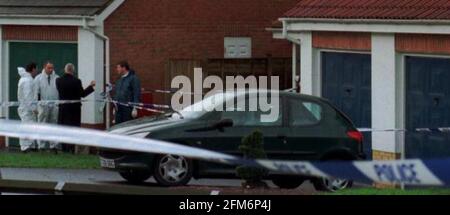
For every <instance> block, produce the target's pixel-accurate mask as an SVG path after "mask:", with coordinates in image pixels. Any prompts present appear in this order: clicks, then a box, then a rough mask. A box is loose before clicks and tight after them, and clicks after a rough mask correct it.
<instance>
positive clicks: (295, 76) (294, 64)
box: [282, 20, 302, 93]
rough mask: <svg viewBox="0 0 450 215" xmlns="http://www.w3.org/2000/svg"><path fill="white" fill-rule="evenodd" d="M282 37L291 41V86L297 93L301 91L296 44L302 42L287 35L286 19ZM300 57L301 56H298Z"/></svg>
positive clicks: (299, 45)
mask: <svg viewBox="0 0 450 215" xmlns="http://www.w3.org/2000/svg"><path fill="white" fill-rule="evenodd" d="M282 22H283V32H282V34H283V38H284V39H286V40H288V41H290V42H291V43H292V88H294V89H295V90H296V92H297V93H301V88H300V87H301V86H300V82H301V78H300V77H301V76H300V75H299V74H297V46H298V47H301V45H302V43H301V40H300V39H295V38H292V37H291V36H289V34H288V29H287V21H286V20H283V21H282ZM300 57H301V56H300Z"/></svg>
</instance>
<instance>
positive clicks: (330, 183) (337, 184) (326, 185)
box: [313, 178, 353, 192]
mask: <svg viewBox="0 0 450 215" xmlns="http://www.w3.org/2000/svg"><path fill="white" fill-rule="evenodd" d="M313 184H314V187H315V188H316V190H318V191H327V192H337V191H341V190H345V189H348V188H351V187H352V185H353V182H352V181H349V180H343V179H337V178H332V179H328V178H320V179H316V180H315V181H314V182H313Z"/></svg>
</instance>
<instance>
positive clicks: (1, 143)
mask: <svg viewBox="0 0 450 215" xmlns="http://www.w3.org/2000/svg"><path fill="white" fill-rule="evenodd" d="M3 148H5V137H1V136H0V149H3Z"/></svg>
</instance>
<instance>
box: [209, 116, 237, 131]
mask: <svg viewBox="0 0 450 215" xmlns="http://www.w3.org/2000/svg"><path fill="white" fill-rule="evenodd" d="M233 125H234V122H233V120H232V119H222V120H220V121H219V122H217V123H215V124H214V126H213V127H214V128H215V129H217V130H219V131H221V132H224V128H229V127H233Z"/></svg>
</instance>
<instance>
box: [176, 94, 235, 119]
mask: <svg viewBox="0 0 450 215" xmlns="http://www.w3.org/2000/svg"><path fill="white" fill-rule="evenodd" d="M235 96H236V95H235V93H229V92H226V93H216V94H214V95H212V96H208V97H206V98H205V99H203V100H202V101H199V102H197V103H195V104H193V105H191V106H188V107H186V108H184V109H183V110H181V111H179V115H181V116H179V115H173V117H183V118H186V119H198V118H200V117H202V116H203V115H204V114H206V113H208V112H210V111H213V110H214V109H215V108H216V107H217V106H219V105H223V104H224V102H225V101H227V100H229V99H233V98H234V97H235Z"/></svg>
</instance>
